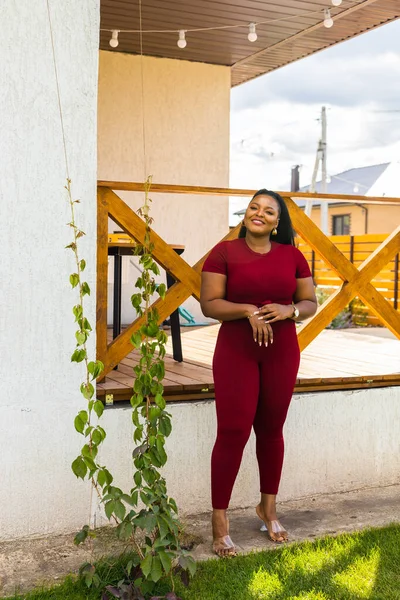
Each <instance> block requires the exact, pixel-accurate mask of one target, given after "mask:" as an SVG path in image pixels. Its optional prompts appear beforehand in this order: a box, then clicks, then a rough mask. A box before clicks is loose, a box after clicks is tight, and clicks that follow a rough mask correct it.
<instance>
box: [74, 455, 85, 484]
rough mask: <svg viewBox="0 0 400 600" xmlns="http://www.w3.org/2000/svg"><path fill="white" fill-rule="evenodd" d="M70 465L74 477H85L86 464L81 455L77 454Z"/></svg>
mask: <svg viewBox="0 0 400 600" xmlns="http://www.w3.org/2000/svg"><path fill="white" fill-rule="evenodd" d="M71 467H72V471H73V472H74V474H75V475H76V477H80V478H81V479H84V478H85V475H86V473H87V466H86V465H85V463H84V460H83V458H82V456H78V457H77V458H76V459H75V460H74V462H73V463H72V465H71Z"/></svg>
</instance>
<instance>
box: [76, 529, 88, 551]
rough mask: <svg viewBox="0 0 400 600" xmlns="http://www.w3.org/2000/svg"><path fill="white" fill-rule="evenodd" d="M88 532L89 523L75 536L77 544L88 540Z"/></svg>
mask: <svg viewBox="0 0 400 600" xmlns="http://www.w3.org/2000/svg"><path fill="white" fill-rule="evenodd" d="M88 534H89V525H84V527H82V529H81V530H80V531H78V533H77V534H76V536H75V537H74V544H75V546H79V544H82V542H84V541H85V540H86V538H87V536H88Z"/></svg>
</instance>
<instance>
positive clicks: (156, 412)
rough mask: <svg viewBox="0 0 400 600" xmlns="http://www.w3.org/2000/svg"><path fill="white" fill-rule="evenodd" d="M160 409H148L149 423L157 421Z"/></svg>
mask: <svg viewBox="0 0 400 600" xmlns="http://www.w3.org/2000/svg"><path fill="white" fill-rule="evenodd" d="M160 412H161V411H160V409H159V408H158V406H151V407H150V408H149V417H148V418H149V421H150V423H152V422H153V421H156V420H157V419H158V417H159V416H160Z"/></svg>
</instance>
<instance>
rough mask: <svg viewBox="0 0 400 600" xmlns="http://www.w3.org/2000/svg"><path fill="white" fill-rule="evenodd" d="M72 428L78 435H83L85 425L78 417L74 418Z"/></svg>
mask: <svg viewBox="0 0 400 600" xmlns="http://www.w3.org/2000/svg"><path fill="white" fill-rule="evenodd" d="M74 426H75V429H76V431H77V432H78V433H83V432H84V429H85V423H84V422H83V421H82V419H81V418H80V416H79V415H77V416H76V417H75V420H74Z"/></svg>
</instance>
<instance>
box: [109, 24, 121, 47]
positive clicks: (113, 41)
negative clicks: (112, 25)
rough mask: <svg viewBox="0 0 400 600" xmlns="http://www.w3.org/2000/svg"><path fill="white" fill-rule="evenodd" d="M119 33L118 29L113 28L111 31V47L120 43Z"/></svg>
mask: <svg viewBox="0 0 400 600" xmlns="http://www.w3.org/2000/svg"><path fill="white" fill-rule="evenodd" d="M118 34H119V31H118V29H113V30H112V32H111V39H110V41H109V42H108V43H109V44H110V46H111V48H116V47H117V46H118V44H119V41H118Z"/></svg>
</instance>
